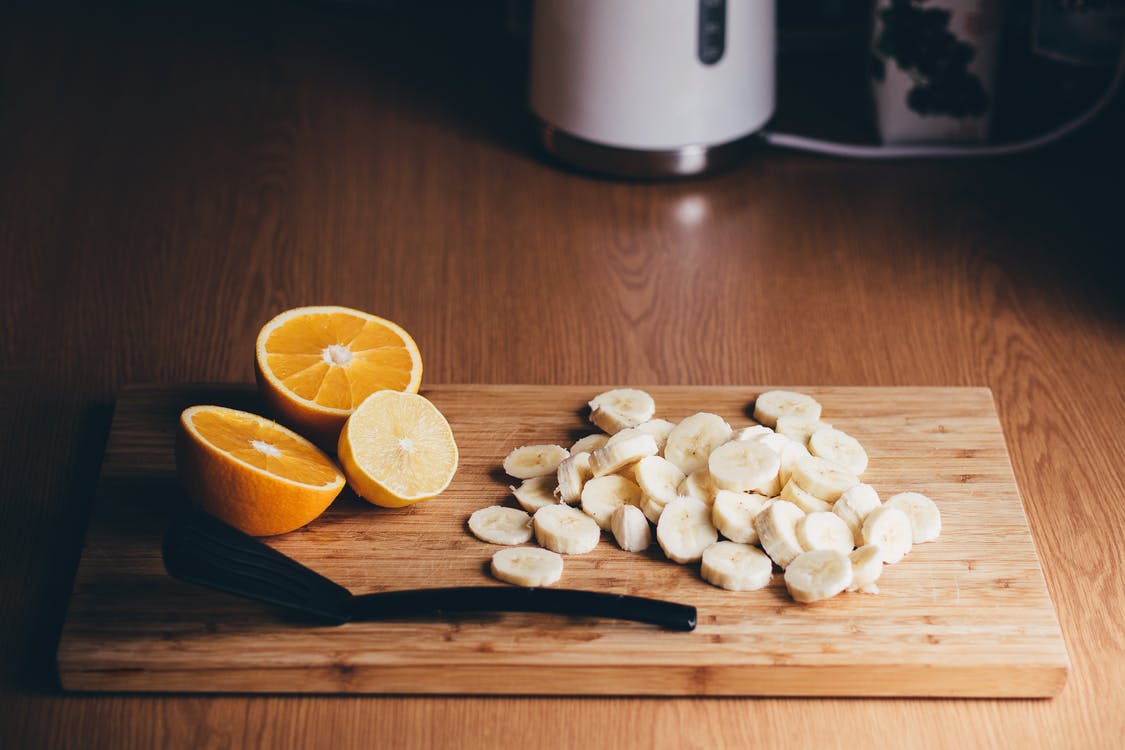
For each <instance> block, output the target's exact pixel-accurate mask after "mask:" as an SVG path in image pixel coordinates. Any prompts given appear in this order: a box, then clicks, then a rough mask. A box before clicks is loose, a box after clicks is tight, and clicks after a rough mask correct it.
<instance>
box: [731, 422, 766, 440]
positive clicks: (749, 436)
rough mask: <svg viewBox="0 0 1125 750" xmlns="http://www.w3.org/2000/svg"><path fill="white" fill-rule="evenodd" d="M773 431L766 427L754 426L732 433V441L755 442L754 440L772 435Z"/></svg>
mask: <svg viewBox="0 0 1125 750" xmlns="http://www.w3.org/2000/svg"><path fill="white" fill-rule="evenodd" d="M772 434H773V430H771V429H770V428H769V427H766V426H765V425H760V424H752V425H750V426H749V427H742V428H740V429H737V430H735V431H734V432H732V433H731V436H730V439H731V440H753V439H754V438H757V437H761V436H762V435H772Z"/></svg>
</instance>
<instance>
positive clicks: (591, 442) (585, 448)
mask: <svg viewBox="0 0 1125 750" xmlns="http://www.w3.org/2000/svg"><path fill="white" fill-rule="evenodd" d="M607 440H609V435H606V434H605V433H604V432H595V433H594V434H593V435H587V436H586V437H583V438H579V439H578V440H576V441H575V442H574V445H572V446H570V455H572V456H573V455H574V454H575V453H593V452H594V451H596V450H597V449H598V448H601V447H602V446H603V445H605V443H606V441H607Z"/></svg>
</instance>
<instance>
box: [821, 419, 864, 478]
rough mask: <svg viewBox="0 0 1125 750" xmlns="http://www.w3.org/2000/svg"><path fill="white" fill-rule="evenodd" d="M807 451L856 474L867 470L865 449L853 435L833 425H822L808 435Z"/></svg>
mask: <svg viewBox="0 0 1125 750" xmlns="http://www.w3.org/2000/svg"><path fill="white" fill-rule="evenodd" d="M809 453H811V454H813V455H814V456H819V457H820V458H823V459H826V460H828V461H831V462H832V463H834V464H837V465H839V466H842V467H844V468H845V469H847V470H848V471H850V472H851V473H853V474H855V475H857V476H858V475H860V474H862V473H863V472H865V471H866V470H867V451H865V450H864V449H863V446H862V445H860V444H859V441H858V440H856V439H855V438H854V437H852V436H851V435H849V434H848V433H846V432H844V431H843V430H837V429H835V428H833V427H823V428H821V429H819V430H817V431H816V432H814V433H813V434H812V435H811V436H810V437H809Z"/></svg>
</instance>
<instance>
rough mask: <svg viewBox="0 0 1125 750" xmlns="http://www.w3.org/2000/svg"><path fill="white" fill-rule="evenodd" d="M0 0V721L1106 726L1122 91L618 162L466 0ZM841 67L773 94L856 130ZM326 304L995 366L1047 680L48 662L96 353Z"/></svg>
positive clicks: (83, 741) (677, 344) (511, 337)
mask: <svg viewBox="0 0 1125 750" xmlns="http://www.w3.org/2000/svg"><path fill="white" fill-rule="evenodd" d="M13 5H14V4H8V5H7V6H5V8H4V9H3V10H2V11H0V13H3V17H2V18H0V61H2V62H0V90H2V97H0V286H2V290H3V294H2V295H0V306H2V311H3V312H2V314H0V435H2V438H0V440H2V441H3V446H2V448H0V483H2V491H0V611H2V612H3V616H2V617H0V688H2V690H3V696H2V698H3V700H0V744H3V745H4V746H6V747H76V746H85V747H113V748H118V747H137V748H151V747H166V748H174V747H244V746H263V747H433V746H451V745H455V746H457V747H495V746H497V745H500V744H510V745H513V746H522V747H540V746H549V747H597V746H612V747H677V748H678V747H685V746H686V747H727V746H764V747H777V746H782V747H805V746H815V747H838V748H852V747H856V746H865V745H868V746H874V745H885V744H888V742H892V743H893V744H894V745H896V746H897V747H903V748H908V747H935V748H946V747H985V746H987V747H1002V748H1008V747H1021V748H1032V747H1043V748H1068V747H1076V748H1106V747H1115V746H1119V745H1120V744H1122V743H1121V740H1122V738H1123V737H1125V714H1123V712H1122V711H1121V706H1122V705H1123V704H1125V687H1123V686H1125V620H1122V618H1120V617H1118V616H1116V613H1118V612H1120V611H1123V610H1125V585H1123V583H1122V581H1123V578H1122V576H1121V571H1122V570H1123V568H1125V552H1123V550H1125V520H1123V516H1122V513H1121V508H1122V507H1125V490H1123V487H1125V481H1123V480H1125V477H1123V472H1122V460H1121V450H1120V439H1119V435H1120V429H1121V425H1122V424H1125V393H1123V383H1125V377H1123V374H1125V312H1123V309H1122V306H1121V295H1120V278H1121V276H1120V273H1119V271H1118V268H1117V266H1118V264H1119V262H1120V259H1121V255H1122V248H1123V246H1125V242H1123V239H1122V230H1121V218H1120V217H1121V211H1120V187H1119V186H1120V176H1121V174H1123V173H1125V154H1123V149H1122V148H1121V143H1120V132H1121V128H1122V123H1123V122H1125V120H1123V112H1122V107H1121V101H1120V99H1118V101H1117V102H1116V103H1115V104H1114V106H1113V107H1111V110H1110V111H1108V112H1107V113H1106V115H1105V116H1104V117H1103V118H1101V119H1099V121H1098V122H1096V123H1095V124H1094V125H1093V126H1092V127H1091V128H1089V129H1086V130H1083V131H1082V132H1081V133H1078V134H1076V135H1075V137H1074V138H1072V139H1069V140H1068V141H1066V142H1064V143H1060V144H1058V145H1057V146H1054V147H1052V148H1049V149H1046V150H1043V151H1040V152H1037V153H1034V154H1029V155H1026V156H1022V157H1018V158H1010V159H1001V160H983V161H972V162H948V161H947V162H897V163H878V164H872V163H859V162H849V161H840V160H832V159H822V158H815V157H810V156H802V155H798V154H790V153H783V152H767V151H762V152H760V153H759V154H757V155H756V156H755V158H753V159H751V160H749V161H748V162H747V163H746V164H744V165H742V166H741V167H739V168H737V169H735V170H732V171H730V172H727V173H725V174H722V175H718V176H715V177H713V178H710V179H705V180H694V181H686V182H681V183H668V184H629V183H622V182H616V181H611V180H600V179H594V178H589V177H585V176H582V175H578V174H573V173H571V172H568V171H566V170H565V169H559V168H558V167H556V166H555V165H552V164H550V163H547V162H546V161H545V160H543V159H542V158H541V157H539V156H538V154H537V153H536V152H535V151H534V149H532V148H531V146H530V140H529V138H528V137H527V120H526V107H525V104H524V88H523V86H524V81H523V70H524V58H523V52H522V50H521V48H520V46H519V44H518V43H517V42H516V41H513V39H512V37H510V36H508V35H505V34H503V33H501V32H499V31H498V30H499V29H501V28H502V27H503V23H502V19H501V14H500V13H499V12H498V11H497V12H495V13H489V12H485V11H483V10H481V11H478V12H476V13H474V12H473V11H471V10H469V9H468V8H469V7H470V4H462V5H461V6H460V7H464V8H465V9H464V10H460V11H459V10H457V9H456V8H453V7H445V8H442V9H440V10H436V11H435V10H417V11H413V10H412V11H405V10H395V9H394V7H393V6H394V4H393V3H377V4H375V5H374V7H372V8H357V7H354V6H351V5H348V4H322V3H289V4H284V3H254V2H248V3H244V4H230V3H226V4H221V5H220V4H207V3H196V4H192V5H191V6H190V9H188V8H187V6H184V7H183V8H181V9H178V10H169V9H168V8H167V6H166V5H162V4H155V5H154V4H149V5H143V4H135V3H133V4H127V5H124V4H123V5H122V6H121V7H115V6H114V5H113V4H97V5H90V4H86V6H85V7H84V9H82V10H80V11H76V12H73V13H67V12H66V11H65V9H64V8H63V5H64V4H56V3H52V4H48V5H42V4H40V5H39V6H38V7H37V8H34V9H29V7H25V6H28V5H29V4H23V5H21V7H20V8H18V9H13V7H12V6H13ZM407 5H411V6H414V5H417V6H419V7H421V6H422V5H423V4H421V3H417V4H407ZM447 5H451V4H447ZM1009 5H1012V4H1009ZM1016 5H1018V4H1016ZM488 7H489V8H492V6H488ZM388 8H389V9H388ZM490 30H491V31H490ZM1008 38H1009V39H1010V40H1019V39H1026V38H1027V37H1026V36H1020V35H1012V36H1010V37H1008ZM862 70H863V65H862V61H861V60H859V59H855V60H852V61H849V60H844V61H843V62H840V61H839V58H834V57H831V56H830V55H829V54H828V53H825V54H824V56H818V55H814V56H813V57H811V58H808V59H796V58H794V57H787V56H785V54H783V56H782V64H781V76H782V79H781V83H780V86H779V112H778V120H777V122H778V124H779V125H783V126H785V127H787V128H790V129H794V130H798V131H801V132H813V133H816V134H819V135H840V134H842V135H849V134H850V135H855V136H856V137H863V136H869V135H870V130H869V127H868V122H867V121H866V120H865V118H864V115H863V112H864V111H865V110H864V101H865V99H864V92H863V85H862ZM853 72H854V73H855V74H854V75H853ZM1029 75H1030V74H1029V73H1028V74H1025V73H1024V72H1022V71H1019V70H1016V71H1015V77H1016V78H1025V77H1026V76H1029ZM1024 85H1025V86H1026V87H1027V90H1028V91H1030V92H1031V93H1032V94H1033V95H1034V96H1032V97H1030V100H1032V101H1035V102H1039V103H1041V104H1042V106H1043V108H1044V111H1043V112H1041V113H1040V114H1042V115H1043V117H1044V118H1046V119H1048V120H1049V119H1051V117H1054V118H1055V119H1056V120H1057V119H1060V118H1061V117H1063V116H1064V114H1065V113H1063V112H1062V111H1057V110H1050V107H1051V106H1052V104H1051V103H1052V102H1054V101H1056V100H1055V99H1053V98H1050V97H1046V96H1043V95H1042V91H1043V85H1042V82H1041V80H1040V79H1038V78H1035V79H1033V78H1030V77H1026V78H1025V80H1024ZM1005 90H1006V91H1007V92H1009V93H1011V92H1012V91H1013V89H1011V88H1008V89H1005ZM822 94H824V95H823V96H822ZM1008 100H1009V101H1011V99H1010V98H1009V99H1008ZM1077 103H1079V104H1081V102H1077ZM1048 110H1049V111H1048ZM1017 119H1018V118H1017ZM1008 122H1009V123H1012V122H1013V119H1012V117H1011V116H1008ZM1023 122H1024V121H1023V120H1022V119H1020V120H1019V123H1018V124H1023ZM1028 122H1029V123H1030V121H1028ZM323 303H335V304H346V305H352V306H355V307H359V308H363V309H368V310H370V311H372V312H374V313H378V314H380V315H384V316H386V317H389V318H391V319H393V320H395V321H396V322H398V323H400V324H402V325H403V326H404V327H405V328H406V329H407V330H409V331H410V332H411V333H412V334H413V335H414V337H415V338H416V340H417V341H418V343H419V346H420V348H421V351H422V355H423V358H424V360H425V367H426V372H425V375H424V384H425V385H429V384H432V383H455V384H456V383H528V384H543V385H551V384H587V383H615V384H616V383H624V384H641V383H646V384H665V385H738V384H744V383H794V384H804V385H810V386H940V387H951V386H972V387H988V388H990V389H991V391H992V393H993V394H994V396H995V401H996V411H997V413H998V415H999V419H1000V422H1001V425H1002V427H1003V432H1004V436H1005V439H1006V441H1007V446H1008V452H1009V454H1010V456H1011V459H1012V468H1013V472H1014V474H1015V478H1016V480H1017V483H1018V486H1019V488H1020V492H1021V495H1022V497H1023V500H1024V503H1025V507H1026V513H1027V518H1028V525H1029V527H1030V529H1031V535H1032V537H1033V539H1034V541H1035V545H1036V548H1037V550H1038V552H1039V555H1040V556H1041V558H1042V561H1043V566H1042V567H1043V573H1044V576H1045V579H1046V584H1047V589H1048V591H1049V593H1050V596H1051V599H1052V600H1053V602H1054V604H1055V606H1056V610H1057V613H1058V617H1059V621H1060V627H1061V629H1062V633H1063V638H1064V640H1065V643H1066V646H1067V651H1068V653H1069V656H1070V659H1071V672H1070V675H1069V677H1068V679H1067V682H1066V685H1065V687H1064V688H1063V690H1062V692H1061V693H1060V694H1059V695H1058V696H1057V697H1056V698H1053V699H1049V700H959V699H944V700H912V699H775V698H769V699H741V698H738V699H736V698H652V699H648V698H610V697H602V698H568V697H556V698H523V697H519V698H499V697H497V698H474V697H460V696H456V697H431V698H423V697H346V696H341V697H299V696H275V697H260V696H258V697H255V696H164V697H158V698H156V697H150V696H143V697H142V696H134V695H98V696H90V695H73V694H69V693H64V692H61V691H60V688H59V685H58V683H57V680H56V676H55V675H56V669H55V662H54V655H55V652H56V648H57V646H58V640H59V633H60V630H61V627H62V623H63V620H64V615H65V611H66V604H67V601H68V598H69V594H70V591H71V587H72V584H73V581H74V574H75V569H76V566H77V562H78V559H79V553H80V550H81V545H82V540H83V538H84V537H85V534H86V529H87V520H88V516H89V513H90V508H91V505H92V502H93V498H94V492H95V486H96V482H97V478H98V474H99V465H100V463H101V460H102V455H103V452H104V447H105V440H106V436H107V434H108V431H109V428H110V423H111V418H112V405H113V403H114V402H115V400H116V398H117V396H118V394H119V391H120V389H121V387H122V386H123V385H124V384H126V383H130V382H158V383H182V382H214V381H224V382H231V383H242V382H249V381H250V380H251V379H252V377H253V370H252V366H251V362H252V349H253V341H254V336H255V334H256V332H257V330H258V328H259V326H261V325H262V324H263V323H264V322H265V321H266V320H268V319H269V318H270V317H271V316H272V315H273V314H274V313H276V312H278V311H280V310H282V309H285V308H287V307H291V306H295V305H299V304H323ZM888 737H890V738H892V740H890V741H889V740H888V739H887V738H888Z"/></svg>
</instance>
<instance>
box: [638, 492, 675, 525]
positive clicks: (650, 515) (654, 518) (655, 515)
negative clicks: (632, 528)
mask: <svg viewBox="0 0 1125 750" xmlns="http://www.w3.org/2000/svg"><path fill="white" fill-rule="evenodd" d="M667 507H668V503H666V502H664V501H663V500H657V499H656V498H655V497H652V496H650V495H644V496H643V497H641V513H642V514H643V515H644V517H645V518H647V519H648V520H649V521H651V522H652V523H654V524H657V523H660V516H661V515H663V513H664V509H665V508H667Z"/></svg>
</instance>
